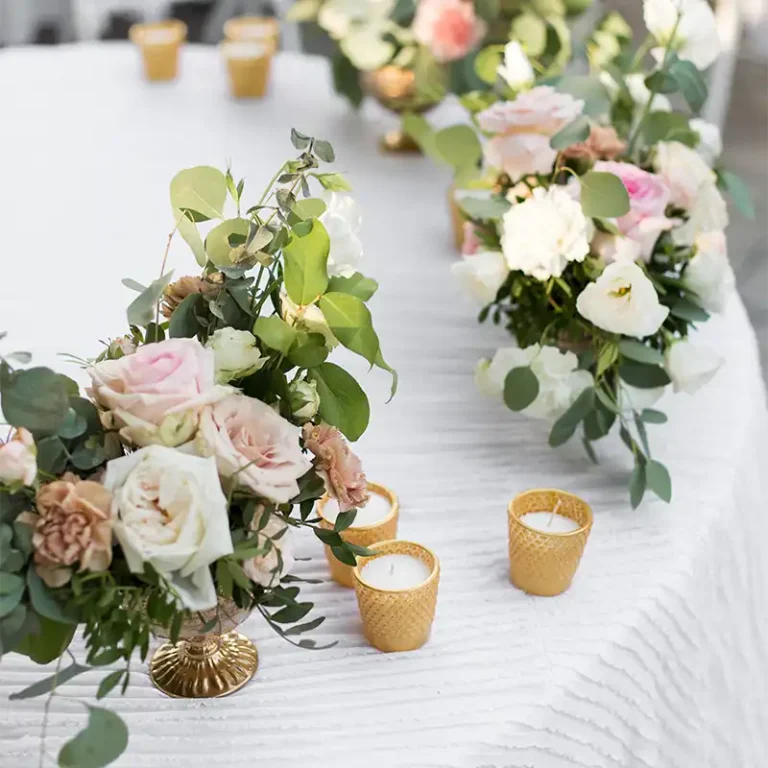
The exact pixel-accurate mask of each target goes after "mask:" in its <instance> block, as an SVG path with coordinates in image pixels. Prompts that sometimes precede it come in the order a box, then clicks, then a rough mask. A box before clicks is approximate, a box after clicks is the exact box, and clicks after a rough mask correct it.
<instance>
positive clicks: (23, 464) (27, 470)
mask: <svg viewBox="0 0 768 768" xmlns="http://www.w3.org/2000/svg"><path fill="white" fill-rule="evenodd" d="M36 477H37V448H36V447H35V441H34V439H33V438H32V435H31V434H30V433H29V432H28V431H27V430H26V429H23V428H20V429H17V430H16V434H14V436H13V437H12V438H11V439H10V440H9V441H8V442H7V443H3V442H2V441H1V440H0V482H2V483H6V484H7V485H13V484H14V483H22V484H23V485H32V483H34V482H35V478H36Z"/></svg>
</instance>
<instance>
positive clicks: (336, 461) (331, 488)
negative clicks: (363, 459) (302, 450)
mask: <svg viewBox="0 0 768 768" xmlns="http://www.w3.org/2000/svg"><path fill="white" fill-rule="evenodd" d="M304 444H305V445H306V447H307V448H308V449H309V450H310V451H312V453H314V454H315V456H316V457H317V461H315V469H316V470H317V471H318V472H319V473H320V475H321V476H322V477H323V479H324V480H325V487H326V489H327V491H328V493H329V495H330V496H332V497H333V498H334V499H336V501H338V502H339V509H340V510H341V511H342V512H346V511H347V510H348V509H356V508H357V507H363V506H365V505H366V504H367V503H368V482H367V481H366V479H365V474H364V473H363V465H362V464H361V463H360V459H358V458H357V456H355V454H354V453H352V451H351V450H350V448H349V445H348V443H347V441H346V440H345V439H344V437H343V436H342V434H341V432H339V430H338V429H336V427H332V426H330V425H329V424H318V425H315V424H305V425H304Z"/></svg>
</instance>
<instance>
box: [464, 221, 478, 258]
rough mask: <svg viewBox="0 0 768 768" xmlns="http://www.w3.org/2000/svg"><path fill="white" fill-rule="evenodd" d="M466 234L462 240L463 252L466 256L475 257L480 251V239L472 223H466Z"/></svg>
mask: <svg viewBox="0 0 768 768" xmlns="http://www.w3.org/2000/svg"><path fill="white" fill-rule="evenodd" d="M463 231H464V234H463V237H462V239H461V252H462V254H464V256H474V255H475V254H476V253H477V252H478V251H479V250H480V238H479V237H478V236H477V233H476V232H475V225H474V224H473V223H472V222H471V221H465V222H464V230H463Z"/></svg>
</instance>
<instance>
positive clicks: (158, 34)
mask: <svg viewBox="0 0 768 768" xmlns="http://www.w3.org/2000/svg"><path fill="white" fill-rule="evenodd" d="M178 39H179V30H178V29H172V28H166V29H145V30H144V31H143V32H142V33H141V42H142V43H143V44H144V45H165V44H167V43H175V42H176V41H177V40H178Z"/></svg>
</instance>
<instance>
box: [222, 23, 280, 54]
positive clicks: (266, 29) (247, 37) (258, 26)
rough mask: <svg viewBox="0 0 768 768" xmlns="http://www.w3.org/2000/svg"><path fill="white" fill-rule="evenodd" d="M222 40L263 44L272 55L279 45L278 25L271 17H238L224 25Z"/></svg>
mask: <svg viewBox="0 0 768 768" xmlns="http://www.w3.org/2000/svg"><path fill="white" fill-rule="evenodd" d="M224 39H225V40H235V41H239V42H242V41H249V42H255V43H264V44H265V45H267V46H268V47H269V48H270V49H271V52H272V53H274V52H275V51H277V47H278V45H279V43H280V23H279V22H278V20H277V19H276V18H274V17H273V16H238V17H237V18H235V19H229V21H227V22H226V23H225V24H224Z"/></svg>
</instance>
